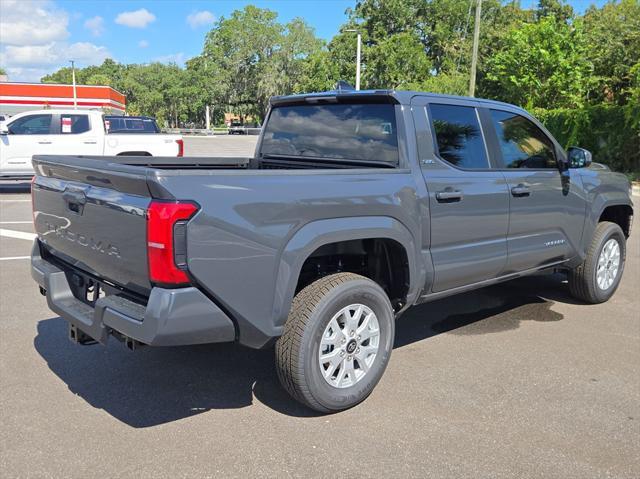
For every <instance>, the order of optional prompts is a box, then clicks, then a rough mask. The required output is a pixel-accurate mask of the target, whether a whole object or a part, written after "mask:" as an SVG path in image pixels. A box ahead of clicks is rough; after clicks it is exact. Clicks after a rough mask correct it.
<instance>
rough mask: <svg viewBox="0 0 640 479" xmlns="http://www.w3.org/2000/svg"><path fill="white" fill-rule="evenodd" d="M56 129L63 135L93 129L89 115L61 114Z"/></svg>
mask: <svg viewBox="0 0 640 479" xmlns="http://www.w3.org/2000/svg"><path fill="white" fill-rule="evenodd" d="M56 129H59V131H57V133H58V134H62V135H69V134H71V135H74V134H79V133H86V132H87V131H89V130H90V129H91V126H90V124H89V115H65V114H63V115H60V125H58V126H57V127H56Z"/></svg>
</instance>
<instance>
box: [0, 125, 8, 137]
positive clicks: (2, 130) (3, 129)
mask: <svg viewBox="0 0 640 479" xmlns="http://www.w3.org/2000/svg"><path fill="white" fill-rule="evenodd" d="M8 134H9V128H8V127H7V125H5V124H4V123H0V135H8Z"/></svg>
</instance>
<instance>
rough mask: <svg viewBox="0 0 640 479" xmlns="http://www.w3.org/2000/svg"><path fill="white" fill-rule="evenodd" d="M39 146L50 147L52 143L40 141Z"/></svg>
mask: <svg viewBox="0 0 640 479" xmlns="http://www.w3.org/2000/svg"><path fill="white" fill-rule="evenodd" d="M38 144H39V145H50V144H51V142H50V141H39V142H38Z"/></svg>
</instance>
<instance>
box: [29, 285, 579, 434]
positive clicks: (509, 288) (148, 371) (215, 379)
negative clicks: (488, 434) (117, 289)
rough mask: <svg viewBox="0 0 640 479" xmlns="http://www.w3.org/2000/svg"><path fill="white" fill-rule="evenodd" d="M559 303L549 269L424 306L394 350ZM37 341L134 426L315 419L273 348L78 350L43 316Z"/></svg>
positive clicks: (485, 329)
mask: <svg viewBox="0 0 640 479" xmlns="http://www.w3.org/2000/svg"><path fill="white" fill-rule="evenodd" d="M543 298H547V299H543ZM554 301H559V302H567V303H572V302H573V300H571V299H570V296H569V295H568V290H567V287H566V285H564V284H562V280H561V278H560V277H558V276H556V275H547V276H537V277H532V278H526V279H521V280H517V281H515V282H512V283H510V284H506V283H505V284H502V285H498V286H494V287H490V288H485V289H483V290H479V291H475V292H471V293H466V294H462V295H459V296H456V297H455V298H446V299H442V300H439V301H434V302H432V303H427V304H424V305H420V306H417V307H414V308H412V309H411V310H409V311H407V313H406V314H405V315H404V316H403V317H402V318H401V319H400V320H399V321H398V323H397V327H396V340H395V346H394V348H399V347H403V346H406V345H408V344H412V343H415V342H417V341H421V340H424V339H427V338H430V337H432V336H435V335H438V334H442V333H451V334H465V335H467V334H488V333H498V332H500V331H506V330H512V329H515V328H517V327H518V326H519V323H520V322H521V321H558V320H560V319H562V315H561V314H559V313H557V312H555V311H552V310H551V306H552V305H553V302H554ZM485 320H486V321H485ZM34 345H35V348H36V350H37V351H38V353H39V354H40V355H41V356H42V358H44V360H45V361H46V362H47V365H48V366H49V368H50V369H51V370H52V371H53V372H54V373H55V374H56V375H57V376H58V377H59V378H60V379H61V380H62V381H64V382H65V383H66V384H67V386H68V388H69V390H70V391H71V392H72V393H74V394H76V395H78V396H80V397H82V398H83V399H84V400H85V401H87V402H88V403H89V404H90V405H91V406H93V407H95V408H99V409H103V410H104V411H106V412H107V413H108V414H110V415H111V416H113V417H114V418H116V419H118V420H119V421H122V422H124V423H125V424H128V425H129V426H131V427H134V428H145V427H151V426H156V425H159V424H164V423H168V422H172V421H176V420H179V419H184V418H187V417H190V416H194V415H197V414H201V413H203V412H206V411H209V410H211V409H237V408H243V407H247V406H250V405H251V404H252V403H253V402H254V401H253V398H254V397H255V398H256V399H257V400H258V401H259V402H260V403H262V404H264V405H266V406H267V407H270V408H272V409H274V410H275V411H277V412H279V413H282V414H285V415H289V416H296V417H311V416H315V415H317V414H316V413H315V412H313V411H311V410H309V409H307V408H305V407H304V406H302V405H300V404H298V403H297V402H296V401H294V400H293V399H291V398H290V397H289V396H288V395H287V393H286V392H285V391H284V390H283V389H282V388H281V387H280V384H279V383H278V378H277V375H276V372H275V367H274V351H273V348H271V349H267V350H263V351H256V350H252V349H248V348H244V347H242V346H239V345H235V344H220V345H203V346H190V347H176V348H142V349H141V350H140V351H137V352H135V353H131V352H129V351H128V350H126V349H125V348H124V346H123V345H122V344H120V343H119V342H118V341H116V340H110V341H109V344H108V346H107V347H102V346H77V345H74V344H72V343H70V342H69V341H68V339H67V325H66V322H65V321H64V320H63V319H61V318H51V319H46V320H43V321H40V322H39V323H38V333H37V336H36V337H35V339H34Z"/></svg>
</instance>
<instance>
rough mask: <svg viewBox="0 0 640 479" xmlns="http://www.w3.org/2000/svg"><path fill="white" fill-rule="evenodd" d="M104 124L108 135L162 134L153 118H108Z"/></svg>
mask: <svg viewBox="0 0 640 479" xmlns="http://www.w3.org/2000/svg"><path fill="white" fill-rule="evenodd" d="M104 124H105V129H106V130H107V132H108V133H160V128H158V125H157V123H156V121H155V120H154V119H153V118H143V117H126V116H106V117H105V118H104Z"/></svg>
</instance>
